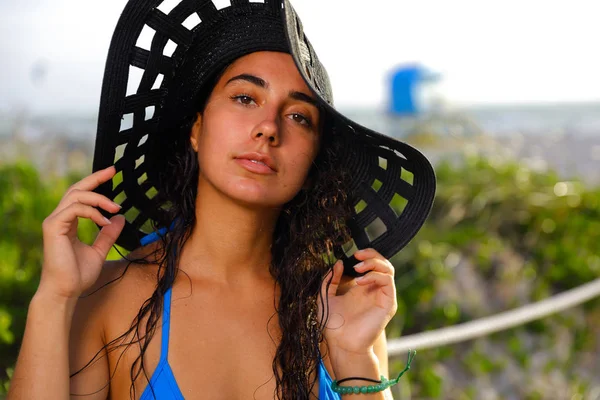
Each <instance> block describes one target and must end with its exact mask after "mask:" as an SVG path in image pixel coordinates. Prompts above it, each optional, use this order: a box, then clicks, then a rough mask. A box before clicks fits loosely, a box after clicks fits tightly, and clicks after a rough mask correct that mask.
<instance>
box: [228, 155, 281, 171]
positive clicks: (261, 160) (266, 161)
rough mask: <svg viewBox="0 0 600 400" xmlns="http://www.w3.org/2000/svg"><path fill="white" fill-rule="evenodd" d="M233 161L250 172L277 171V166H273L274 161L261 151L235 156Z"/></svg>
mask: <svg viewBox="0 0 600 400" xmlns="http://www.w3.org/2000/svg"><path fill="white" fill-rule="evenodd" d="M235 161H236V162H237V163H238V164H239V165H241V166H242V167H244V168H245V169H247V170H249V171H250V172H255V173H258V174H264V175H268V174H273V173H275V172H277V168H276V167H275V163H274V162H273V160H272V159H271V157H269V156H268V155H266V154H262V153H244V154H240V155H239V156H237V157H235Z"/></svg>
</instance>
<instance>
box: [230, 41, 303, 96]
mask: <svg viewBox="0 0 600 400" xmlns="http://www.w3.org/2000/svg"><path fill="white" fill-rule="evenodd" d="M240 74H251V75H255V76H257V77H260V78H262V79H264V80H265V81H267V82H268V83H270V84H286V85H289V86H290V89H293V90H296V91H303V92H306V93H307V94H311V91H310V89H309V88H308V86H307V85H306V82H304V79H302V76H300V73H299V72H298V69H297V67H296V64H295V63H294V59H293V58H292V56H291V55H289V54H287V53H281V52H275V51H258V52H254V53H250V54H247V55H245V56H242V57H240V58H238V59H237V60H235V61H234V62H233V63H231V64H230V65H229V66H228V67H227V68H226V69H225V71H224V72H223V75H222V77H221V81H223V80H225V81H227V80H228V79H230V78H231V77H234V76H237V75H240Z"/></svg>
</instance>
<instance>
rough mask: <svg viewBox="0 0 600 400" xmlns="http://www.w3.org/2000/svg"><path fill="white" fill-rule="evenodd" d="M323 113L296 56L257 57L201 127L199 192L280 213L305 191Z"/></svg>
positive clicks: (235, 76)
mask: <svg viewBox="0 0 600 400" xmlns="http://www.w3.org/2000/svg"><path fill="white" fill-rule="evenodd" d="M319 126H320V121H319V111H318V109H317V107H316V103H315V100H314V96H313V94H312V92H311V91H310V90H309V88H308V87H307V85H306V83H305V82H304V80H303V79H302V77H301V76H300V74H299V73H298V71H297V69H296V66H295V64H294V61H293V60H292V57H291V56H290V55H289V54H285V53H278V52H256V53H252V54H249V55H246V56H244V57H241V58H239V59H237V60H236V61H235V62H233V63H232V64H231V65H230V66H229V67H228V68H227V69H226V70H225V71H224V73H223V75H222V76H221V78H220V79H219V81H218V82H217V84H216V86H215V87H214V89H213V91H212V93H211V95H210V96H209V98H208V100H207V103H206V106H205V109H204V111H203V112H202V114H199V115H198V119H197V121H196V123H195V124H194V126H193V128H192V132H191V143H192V147H193V148H194V150H196V151H197V152H198V162H199V165H200V175H199V193H200V192H201V191H202V190H210V189H209V187H210V188H212V189H216V190H217V191H219V192H221V193H223V194H225V195H226V196H228V197H230V198H232V199H234V200H236V201H239V202H242V203H244V204H248V205H255V206H267V207H280V206H281V205H283V204H285V203H286V202H288V201H290V200H291V199H292V198H293V197H294V196H295V195H296V194H297V193H298V191H299V190H300V189H301V188H302V187H303V185H304V184H305V181H306V178H307V175H308V171H309V169H310V167H311V164H312V162H313V160H314V159H315V157H316V155H317V152H318V149H319V140H320V137H319V135H320V132H319Z"/></svg>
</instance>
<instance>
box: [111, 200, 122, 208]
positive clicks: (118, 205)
mask: <svg viewBox="0 0 600 400" xmlns="http://www.w3.org/2000/svg"><path fill="white" fill-rule="evenodd" d="M112 203H113V204H114V205H115V206H117V207H119V208H123V207H121V205H120V204H117V203H115V202H114V201H113V202H112Z"/></svg>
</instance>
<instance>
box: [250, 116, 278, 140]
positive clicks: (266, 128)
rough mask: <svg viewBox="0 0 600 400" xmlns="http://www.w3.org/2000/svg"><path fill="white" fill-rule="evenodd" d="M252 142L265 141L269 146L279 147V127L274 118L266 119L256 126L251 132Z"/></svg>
mask: <svg viewBox="0 0 600 400" xmlns="http://www.w3.org/2000/svg"><path fill="white" fill-rule="evenodd" d="M252 138H253V139H254V140H266V141H267V142H268V143H269V145H270V146H277V145H279V140H280V136H279V125H278V124H277V119H276V117H274V118H266V119H264V120H263V121H261V122H260V123H259V124H257V125H256V126H255V127H254V129H253V130H252Z"/></svg>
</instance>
